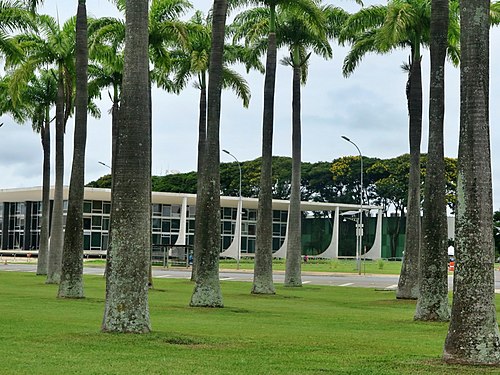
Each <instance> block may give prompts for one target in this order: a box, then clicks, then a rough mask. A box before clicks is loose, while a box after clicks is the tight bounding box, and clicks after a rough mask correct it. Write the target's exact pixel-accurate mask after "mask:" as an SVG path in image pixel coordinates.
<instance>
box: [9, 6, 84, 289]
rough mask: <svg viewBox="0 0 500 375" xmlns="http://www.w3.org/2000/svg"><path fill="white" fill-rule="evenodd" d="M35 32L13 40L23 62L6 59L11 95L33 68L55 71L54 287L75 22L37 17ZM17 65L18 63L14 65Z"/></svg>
mask: <svg viewBox="0 0 500 375" xmlns="http://www.w3.org/2000/svg"><path fill="white" fill-rule="evenodd" d="M37 27H38V30H37V32H36V33H35V32H31V33H24V34H20V35H17V36H16V37H15V39H16V41H17V42H18V43H19V46H20V48H21V49H22V50H23V51H24V52H25V54H26V57H25V59H24V61H23V62H22V63H19V62H16V61H9V60H7V65H16V69H15V71H14V73H13V76H12V77H13V80H14V85H13V92H15V91H16V90H17V87H18V86H19V85H22V84H23V83H24V82H26V81H27V79H29V77H30V75H31V74H32V73H33V71H35V70H36V69H42V68H44V67H45V66H47V65H54V66H55V67H56V69H57V73H56V74H57V82H58V94H57V100H56V149H55V153H56V170H55V174H56V178H55V191H54V207H53V211H52V223H51V234H50V238H51V239H50V251H49V259H48V270H47V283H49V284H54V283H55V284H57V283H59V281H60V277H61V259H62V248H63V238H64V236H63V176H64V130H65V126H66V122H67V120H68V118H69V116H70V114H71V112H72V110H73V78H72V76H73V72H74V65H75V63H74V45H75V19H74V18H73V19H70V20H68V21H67V22H66V23H65V24H64V25H63V26H62V27H60V26H59V24H58V22H57V21H56V20H55V19H54V18H52V17H50V16H47V15H40V16H38V17H37ZM16 63H17V64H16Z"/></svg>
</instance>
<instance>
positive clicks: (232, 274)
mask: <svg viewBox="0 0 500 375" xmlns="http://www.w3.org/2000/svg"><path fill="white" fill-rule="evenodd" d="M0 271H3V272H35V271H36V264H34V263H33V264H29V263H28V264H26V263H22V264H16V263H9V264H3V263H2V264H0ZM84 273H85V274H87V275H102V274H103V273H104V268H102V267H85V268H84ZM219 275H220V280H221V281H247V282H251V281H252V280H253V273H252V272H251V271H243V270H241V271H236V270H221V271H220V273H219ZM498 276H499V278H500V275H498ZM153 277H155V278H186V279H190V278H191V270H189V269H178V268H175V269H173V268H169V269H163V268H154V269H153ZM284 277H285V275H284V273H283V272H279V271H278V272H275V273H274V276H273V279H274V282H275V283H283V280H284ZM449 280H450V282H449V284H450V285H451V277H450V279H449ZM302 283H303V284H311V285H332V286H342V287H362V288H375V289H387V290H395V289H396V287H397V283H398V275H357V274H340V273H303V274H302ZM497 287H498V289H500V282H499V283H498V286H497Z"/></svg>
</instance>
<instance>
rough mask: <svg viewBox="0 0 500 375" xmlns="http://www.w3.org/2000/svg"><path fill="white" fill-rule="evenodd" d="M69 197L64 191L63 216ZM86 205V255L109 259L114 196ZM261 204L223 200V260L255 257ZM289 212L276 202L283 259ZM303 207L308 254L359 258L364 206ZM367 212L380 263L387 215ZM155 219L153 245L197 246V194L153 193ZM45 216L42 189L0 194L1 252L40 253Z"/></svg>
mask: <svg viewBox="0 0 500 375" xmlns="http://www.w3.org/2000/svg"><path fill="white" fill-rule="evenodd" d="M67 196H68V189H67V188H65V190H64V197H65V198H64V199H65V201H64V215H65V214H66V211H67ZM51 197H53V190H51ZM84 199H85V200H84V214H83V215H84V217H83V228H84V251H85V253H86V254H87V255H105V253H106V251H107V249H108V245H109V234H108V231H109V225H110V213H111V202H110V200H111V191H110V190H109V189H98V188H85V196H84ZM257 203H258V201H257V199H255V198H242V199H241V200H240V199H239V198H238V197H221V256H223V257H229V258H237V257H238V256H239V255H238V254H240V255H241V256H251V255H253V254H254V253H255V239H256V238H255V237H256V225H257ZM51 204H52V201H51ZM288 206H289V202H288V201H285V200H273V224H272V225H273V251H274V255H275V257H279V258H285V257H286V243H287V221H288ZM301 206H302V210H303V212H304V215H303V224H304V225H303V228H304V229H303V253H304V254H308V255H311V256H318V257H322V258H338V257H339V256H346V257H349V256H356V249H354V248H353V244H354V243H355V236H356V234H355V232H356V231H355V230H354V231H353V230H352V228H354V226H355V225H356V220H357V217H358V216H357V214H358V213H359V209H360V207H359V205H349V204H333V203H319V202H302V205H301ZM363 210H364V212H365V216H366V218H365V219H364V220H365V228H367V229H368V231H366V233H364V236H363V237H364V241H363V244H364V246H363V247H364V248H365V249H366V250H365V251H362V253H365V252H366V257H370V258H372V259H378V258H380V257H382V210H381V208H380V207H378V206H365V207H363ZM313 212H314V213H321V215H322V218H319V219H318V217H317V216H318V215H313V214H312V213H313ZM151 213H152V228H151V235H152V244H153V245H165V246H169V245H177V246H181V245H193V244H194V230H195V217H196V195H195V194H180V193H160V192H153V194H152V207H151ZM370 213H371V215H370ZM41 215H42V204H41V188H39V187H37V188H29V189H5V190H0V244H1V250H2V251H8V250H18V251H20V252H22V251H29V252H35V253H36V251H37V250H38V247H39V238H40V224H41ZM314 216H316V218H314ZM370 216H371V217H370ZM313 220H316V222H315V223H316V224H313ZM370 223H371V224H370ZM238 239H239V241H238ZM238 245H239V246H238Z"/></svg>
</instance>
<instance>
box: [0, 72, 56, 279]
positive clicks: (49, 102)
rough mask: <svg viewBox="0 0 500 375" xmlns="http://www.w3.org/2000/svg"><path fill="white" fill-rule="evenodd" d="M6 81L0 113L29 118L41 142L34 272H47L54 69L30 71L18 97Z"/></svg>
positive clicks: (0, 83)
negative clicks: (15, 97)
mask: <svg viewBox="0 0 500 375" xmlns="http://www.w3.org/2000/svg"><path fill="white" fill-rule="evenodd" d="M10 81H11V79H10V76H6V77H4V78H3V79H2V80H1V81H0V87H1V90H0V92H1V95H0V103H2V105H1V107H0V113H10V114H11V116H12V117H13V118H14V120H15V121H16V122H18V123H25V122H27V121H31V123H32V127H33V130H34V131H35V132H37V133H39V134H40V138H41V143H42V150H43V172H42V218H41V223H40V241H39V248H38V258H37V270H36V273H37V275H47V257H48V246H49V220H50V196H49V195H50V123H51V117H50V109H51V108H52V106H53V105H54V104H55V102H56V95H57V82H56V79H55V76H54V71H47V70H42V71H41V72H40V74H39V75H35V74H33V75H32V77H31V79H30V80H29V81H28V82H27V84H26V85H25V86H23V87H20V90H21V92H20V94H19V100H12V96H11V95H10V94H9V93H10V88H9V86H10ZM16 95H17V94H16ZM16 95H15V96H16Z"/></svg>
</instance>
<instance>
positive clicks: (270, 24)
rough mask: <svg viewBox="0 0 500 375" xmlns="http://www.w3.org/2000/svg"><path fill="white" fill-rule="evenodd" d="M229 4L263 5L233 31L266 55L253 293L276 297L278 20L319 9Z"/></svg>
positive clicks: (270, 1)
mask: <svg viewBox="0 0 500 375" xmlns="http://www.w3.org/2000/svg"><path fill="white" fill-rule="evenodd" d="M229 3H230V6H231V8H237V7H240V6H243V5H260V6H262V7H255V8H253V9H250V10H247V11H244V12H242V13H240V14H239V15H238V16H237V17H236V18H235V20H234V22H233V25H232V32H233V33H234V36H233V39H234V40H239V39H241V38H245V40H246V43H247V44H248V45H250V46H252V47H253V48H255V50H256V51H258V52H260V53H261V54H264V53H265V54H266V70H265V79H264V107H263V116H262V165H261V174H260V186H259V201H258V208H257V213H258V214H257V236H256V237H257V239H256V241H257V242H256V250H255V267H254V280H253V285H252V293H254V294H274V293H275V288H274V284H273V275H272V272H273V268H272V253H273V251H272V237H273V234H272V213H273V212H272V187H273V180H272V149H273V128H274V93H275V86H276V66H277V50H278V42H277V39H276V28H277V17H278V16H279V14H280V13H281V12H282V11H286V10H295V11H297V12H299V13H303V14H308V15H314V14H316V12H317V6H316V2H315V1H312V0H297V1H289V0H255V1H254V0H231V1H230V2H229ZM263 33H265V35H263ZM263 38H264V39H263Z"/></svg>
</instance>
